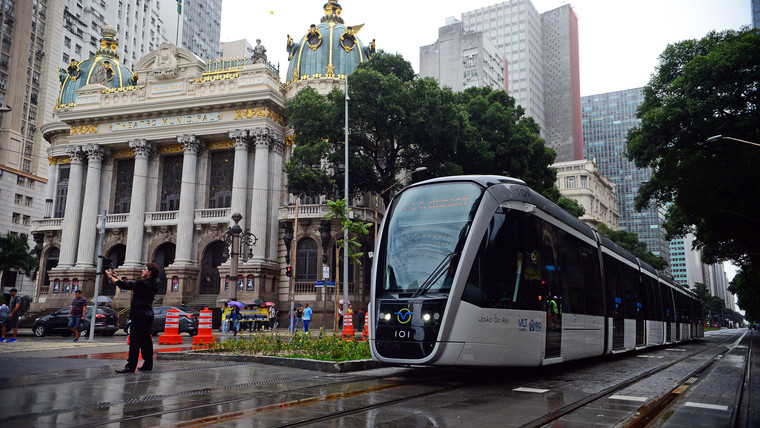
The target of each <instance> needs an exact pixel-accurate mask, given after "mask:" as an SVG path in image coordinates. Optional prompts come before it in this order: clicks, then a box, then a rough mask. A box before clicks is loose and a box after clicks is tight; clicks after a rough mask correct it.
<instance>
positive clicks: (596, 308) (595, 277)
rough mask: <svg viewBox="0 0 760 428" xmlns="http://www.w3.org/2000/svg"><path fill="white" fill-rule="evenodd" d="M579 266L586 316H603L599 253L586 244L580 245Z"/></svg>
mask: <svg viewBox="0 0 760 428" xmlns="http://www.w3.org/2000/svg"><path fill="white" fill-rule="evenodd" d="M580 250H581V265H582V267H583V283H584V290H583V291H584V297H585V299H586V313H587V314H588V315H602V314H604V305H603V301H602V296H603V294H602V271H601V269H600V266H599V251H598V250H597V249H596V248H594V247H592V246H591V245H588V244H586V243H583V242H581V243H580Z"/></svg>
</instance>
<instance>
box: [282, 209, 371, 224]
mask: <svg viewBox="0 0 760 428" xmlns="http://www.w3.org/2000/svg"><path fill="white" fill-rule="evenodd" d="M328 212H329V209H328V208H327V205H325V204H313V205H299V206H298V218H299V220H303V219H324V218H325V216H326V215H327V213H328ZM295 216H296V206H295V205H287V206H282V207H280V212H279V220H280V221H283V220H293V219H295ZM348 217H349V218H350V219H352V220H354V221H363V222H365V223H374V219H375V211H374V210H371V209H369V208H366V207H351V212H350V213H349V215H348Z"/></svg>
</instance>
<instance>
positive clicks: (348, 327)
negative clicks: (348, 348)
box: [343, 312, 356, 340]
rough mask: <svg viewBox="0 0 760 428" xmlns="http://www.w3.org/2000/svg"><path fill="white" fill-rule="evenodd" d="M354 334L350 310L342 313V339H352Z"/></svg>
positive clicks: (352, 317)
mask: <svg viewBox="0 0 760 428" xmlns="http://www.w3.org/2000/svg"><path fill="white" fill-rule="evenodd" d="M355 336H356V332H355V331H354V316H353V315H352V314H351V313H350V312H347V313H346V314H345V315H343V339H346V340H353V339H354V337H355Z"/></svg>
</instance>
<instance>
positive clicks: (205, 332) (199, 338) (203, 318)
mask: <svg viewBox="0 0 760 428" xmlns="http://www.w3.org/2000/svg"><path fill="white" fill-rule="evenodd" d="M214 342H216V336H214V334H213V332H212V328H211V311H210V310H209V308H204V309H203V310H202V311H201V315H200V317H199V318H198V334H196V335H195V337H193V346H195V345H208V344H209V343H214Z"/></svg>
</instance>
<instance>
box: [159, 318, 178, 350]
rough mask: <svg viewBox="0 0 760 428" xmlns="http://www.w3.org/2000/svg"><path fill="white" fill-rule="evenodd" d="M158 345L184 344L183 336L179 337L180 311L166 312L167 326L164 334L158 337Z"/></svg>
mask: <svg viewBox="0 0 760 428" xmlns="http://www.w3.org/2000/svg"><path fill="white" fill-rule="evenodd" d="M158 344H159V345H181V344H182V336H180V335H179V311H178V310H177V309H169V310H168V311H166V324H164V333H163V334H162V335H160V336H158Z"/></svg>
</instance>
